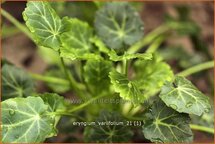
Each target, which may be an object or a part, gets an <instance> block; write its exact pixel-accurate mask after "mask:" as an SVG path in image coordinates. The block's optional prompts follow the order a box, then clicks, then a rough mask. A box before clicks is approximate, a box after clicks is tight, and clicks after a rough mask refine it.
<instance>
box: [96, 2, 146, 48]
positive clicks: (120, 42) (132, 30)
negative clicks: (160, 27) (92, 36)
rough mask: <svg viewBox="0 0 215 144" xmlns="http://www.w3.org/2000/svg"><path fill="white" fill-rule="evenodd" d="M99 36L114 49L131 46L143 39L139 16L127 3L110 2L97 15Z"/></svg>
mask: <svg viewBox="0 0 215 144" xmlns="http://www.w3.org/2000/svg"><path fill="white" fill-rule="evenodd" d="M95 28H96V32H97V34H98V36H99V37H100V38H101V39H102V41H104V42H105V44H106V45H107V46H108V47H110V48H112V49H121V48H125V47H127V46H130V45H132V44H134V43H135V42H137V41H138V40H140V39H141V38H142V37H143V23H142V21H141V18H140V16H139V14H138V13H137V12H136V11H135V9H134V8H133V7H131V6H130V5H129V3H127V2H108V3H106V4H105V5H104V6H103V7H102V8H101V9H99V10H98V11H97V13H96V17H95Z"/></svg>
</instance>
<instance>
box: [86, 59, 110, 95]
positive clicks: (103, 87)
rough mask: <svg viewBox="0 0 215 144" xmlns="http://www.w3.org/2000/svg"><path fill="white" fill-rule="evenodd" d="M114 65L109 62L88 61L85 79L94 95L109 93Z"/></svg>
mask: <svg viewBox="0 0 215 144" xmlns="http://www.w3.org/2000/svg"><path fill="white" fill-rule="evenodd" d="M111 68H112V64H111V62H109V61H104V60H102V61H96V60H88V61H87V63H86V65H85V66H84V79H85V82H86V83H87V85H88V87H89V88H90V90H91V91H92V93H93V94H99V93H101V92H103V91H108V90H109V86H110V78H109V77H108V75H109V72H110V71H111Z"/></svg>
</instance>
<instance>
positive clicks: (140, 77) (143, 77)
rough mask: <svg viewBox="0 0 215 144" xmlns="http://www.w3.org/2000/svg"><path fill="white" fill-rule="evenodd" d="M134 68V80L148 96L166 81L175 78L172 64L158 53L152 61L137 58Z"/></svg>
mask: <svg viewBox="0 0 215 144" xmlns="http://www.w3.org/2000/svg"><path fill="white" fill-rule="evenodd" d="M134 69H135V76H134V81H135V82H136V83H137V86H138V88H139V89H141V90H142V91H143V93H144V96H145V97H147V98H148V97H150V96H153V95H154V94H155V93H156V92H158V91H159V90H160V88H161V87H162V86H163V85H164V82H165V81H171V80H172V79H173V72H172V70H171V68H170V66H169V65H168V64H167V63H165V62H163V61H161V59H160V58H158V56H156V55H154V57H153V59H152V60H150V61H141V60H137V61H136V62H135V63H134Z"/></svg>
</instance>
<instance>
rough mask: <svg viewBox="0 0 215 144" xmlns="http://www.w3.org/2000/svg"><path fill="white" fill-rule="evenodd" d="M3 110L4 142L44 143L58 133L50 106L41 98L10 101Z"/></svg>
mask: <svg viewBox="0 0 215 144" xmlns="http://www.w3.org/2000/svg"><path fill="white" fill-rule="evenodd" d="M1 108H2V109H1V110H2V125H1V126H2V141H3V142H8V143H9V142H10V143H11V142H17V143H21V142H22V143H24V142H26V143H29V142H43V141H44V140H45V139H46V138H48V137H51V136H53V135H55V133H56V132H55V130H54V119H53V118H51V117H50V115H49V113H48V111H47V110H48V105H46V104H44V102H43V100H42V99H41V98H40V97H27V98H13V99H8V100H5V101H3V102H2V103H1Z"/></svg>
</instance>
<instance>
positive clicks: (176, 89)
mask: <svg viewBox="0 0 215 144" xmlns="http://www.w3.org/2000/svg"><path fill="white" fill-rule="evenodd" d="M160 98H161V99H162V100H163V101H164V103H165V104H166V105H168V106H169V107H171V108H173V109H175V110H176V111H178V112H183V113H188V114H195V115H198V116H200V115H202V114H203V113H204V112H209V111H210V109H211V106H210V103H209V98H208V97H207V96H205V95H204V94H203V93H202V92H200V91H199V90H198V89H197V88H196V87H195V86H194V85H193V84H192V83H191V82H190V81H189V80H187V79H186V78H184V77H181V76H176V77H175V81H174V82H173V83H171V82H167V83H166V84H165V85H164V86H163V87H162V90H161V93H160Z"/></svg>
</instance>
